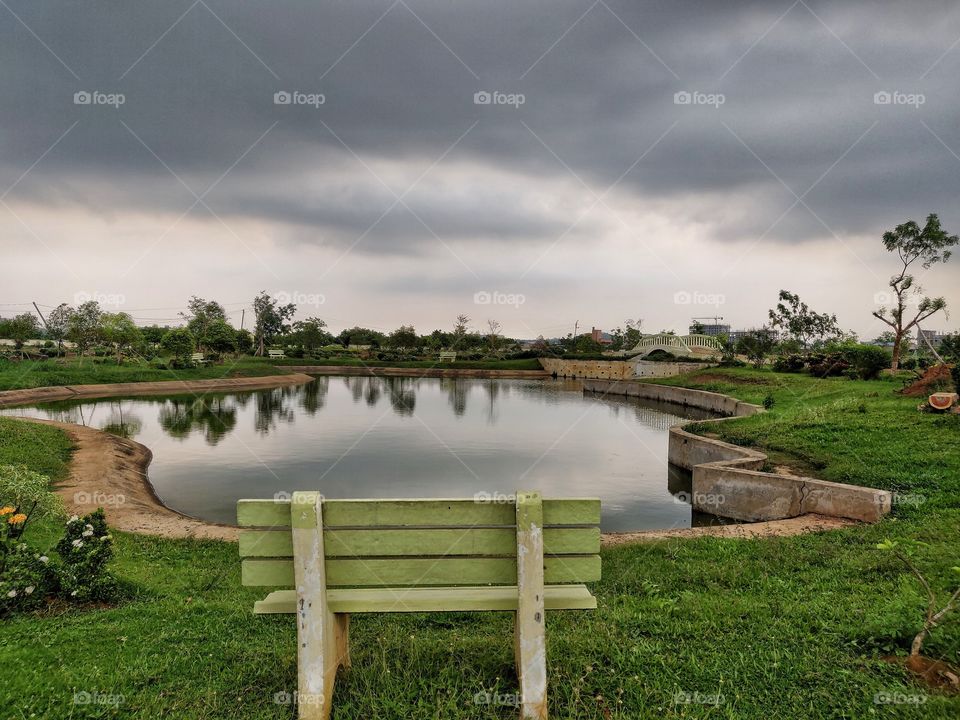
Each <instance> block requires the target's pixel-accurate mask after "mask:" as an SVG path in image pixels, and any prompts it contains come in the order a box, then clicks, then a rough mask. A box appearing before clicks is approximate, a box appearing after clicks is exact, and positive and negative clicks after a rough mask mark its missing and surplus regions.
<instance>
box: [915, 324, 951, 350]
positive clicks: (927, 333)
mask: <svg viewBox="0 0 960 720" xmlns="http://www.w3.org/2000/svg"><path fill="white" fill-rule="evenodd" d="M948 335H949V333H945V332H940V331H939V330H921V329H920V328H917V348H918V349H920V350H924V349H926V347H927V343H926V342H925V341H924V338H926V339H927V340H929V341H930V344H931V345H933V347H934V348H938V347H940V343H941V342H943V340H944V339H945V338H946V337H947V336H948Z"/></svg>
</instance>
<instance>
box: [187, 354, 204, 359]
mask: <svg viewBox="0 0 960 720" xmlns="http://www.w3.org/2000/svg"><path fill="white" fill-rule="evenodd" d="M190 359H191V360H203V359H204V355H203V353H194V354H193V355H191V356H190Z"/></svg>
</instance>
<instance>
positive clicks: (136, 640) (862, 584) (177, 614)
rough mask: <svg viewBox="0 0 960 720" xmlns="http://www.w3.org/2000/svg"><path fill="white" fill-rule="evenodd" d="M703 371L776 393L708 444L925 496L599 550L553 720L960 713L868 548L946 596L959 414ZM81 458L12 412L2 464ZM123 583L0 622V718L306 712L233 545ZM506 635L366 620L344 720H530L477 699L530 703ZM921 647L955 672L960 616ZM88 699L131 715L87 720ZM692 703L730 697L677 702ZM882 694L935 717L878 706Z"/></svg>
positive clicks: (288, 661) (465, 625)
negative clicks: (116, 599) (754, 532)
mask: <svg viewBox="0 0 960 720" xmlns="http://www.w3.org/2000/svg"><path fill="white" fill-rule="evenodd" d="M708 372H709V375H707V376H706V377H704V376H703V374H701V375H700V376H697V375H693V376H688V377H685V378H675V379H672V380H671V382H672V383H674V384H688V385H691V386H697V387H705V388H707V389H711V390H720V391H723V392H730V393H731V394H734V395H737V396H738V397H742V398H744V399H746V400H751V401H759V400H762V399H763V397H765V396H766V395H767V393H771V394H772V395H773V396H774V398H775V404H774V406H773V409H772V410H771V411H770V412H769V413H766V414H764V415H762V416H755V417H752V418H744V419H739V420H735V421H730V422H729V423H721V424H720V427H711V430H712V431H713V430H719V432H720V433H721V434H722V435H723V436H724V437H725V438H727V439H729V440H731V441H734V442H744V443H753V442H756V443H758V444H763V445H767V446H771V447H775V448H776V451H777V453H778V455H780V456H781V457H780V459H782V460H791V461H793V462H795V463H802V464H805V465H806V466H809V467H812V468H816V474H817V475H818V476H821V477H826V478H829V479H840V480H843V481H846V482H855V483H862V484H869V485H874V486H877V487H882V488H890V489H894V490H898V491H900V492H909V493H914V494H920V495H923V497H924V499H925V502H923V503H922V504H920V505H898V506H896V509H895V513H894V517H892V518H890V519H887V520H885V521H883V522H881V523H880V524H878V525H875V526H864V527H858V528H854V529H849V530H843V531H834V532H828V533H823V534H818V535H808V536H803V537H795V538H780V539H769V540H751V541H743V540H717V539H711V538H701V539H694V540H678V539H674V540H667V541H659V542H654V543H648V544H644V545H639V546H633V547H622V548H617V549H612V550H606V551H604V552H603V563H604V566H603V575H604V577H603V580H602V581H601V582H599V583H597V584H596V585H595V586H594V589H595V592H596V594H597V597H598V602H599V608H598V610H597V611H595V612H566V613H563V612H554V613H548V620H547V628H548V633H547V638H548V650H549V657H548V665H549V678H550V689H549V694H550V708H551V717H554V718H597V719H600V720H607V719H608V718H631V719H632V718H708V717H709V718H730V719H734V718H738V719H739V718H756V719H758V720H761V719H762V720H769V719H773V718H776V719H781V718H782V719H784V720H794V719H797V720H799V719H802V718H868V717H876V718H883V717H896V718H956V717H958V715H960V698H958V697H946V696H943V695H938V694H935V693H932V692H927V691H925V690H924V689H923V688H922V687H920V686H918V685H915V684H914V683H913V682H912V681H911V680H910V679H909V678H908V677H907V676H906V675H905V674H904V672H903V671H902V670H901V669H899V668H898V667H896V666H894V665H891V664H889V663H886V662H884V661H883V660H882V659H881V658H882V656H884V655H888V654H896V653H904V652H905V651H906V648H907V647H908V646H909V642H910V639H911V638H912V636H913V634H914V632H915V631H916V629H917V626H918V621H919V619H920V617H921V613H922V609H923V607H924V603H923V597H922V595H921V593H920V592H919V589H918V586H917V583H916V582H915V580H914V579H913V578H912V577H911V576H910V574H909V573H908V572H907V571H906V569H905V568H903V567H902V566H901V565H900V564H899V563H898V562H897V561H896V559H895V558H893V557H892V556H891V555H889V554H887V553H882V552H880V551H878V550H876V549H875V547H874V545H875V544H876V543H877V542H879V541H880V540H882V539H883V538H887V537H890V538H916V539H920V540H923V541H925V542H926V543H928V545H926V546H925V547H923V548H922V549H921V550H920V551H919V556H918V562H919V563H920V565H921V566H922V567H923V568H924V570H925V571H927V572H928V573H929V575H930V577H931V578H932V579H933V581H934V585H935V586H936V587H937V588H938V589H940V590H941V591H943V590H945V589H946V587H947V582H948V579H949V575H948V570H949V567H950V566H951V565H956V564H958V556H960V552H958V550H960V486H958V477H960V451H958V447H957V438H958V437H960V418H957V417H945V416H935V415H923V414H920V413H917V412H916V410H915V407H916V404H917V401H916V400H905V399H899V398H897V397H895V396H894V395H893V394H892V391H893V389H895V387H897V385H894V384H893V383H889V382H882V381H878V382H871V383H861V382H853V381H850V380H846V379H843V380H840V379H836V380H826V381H814V380H812V379H810V378H807V377H805V376H790V375H775V374H772V373H769V372H757V371H752V370H711V371H708ZM698 378H699V379H698ZM861 403H862V404H863V405H864V406H865V407H866V412H861V410H860V405H861ZM41 436H42V439H41ZM37 448H46V449H45V450H38V449H37ZM65 452H66V443H65V442H64V440H63V438H62V437H58V434H57V433H56V432H55V431H50V429H49V428H44V427H37V426H26V425H25V424H18V423H16V422H15V421H12V420H3V419H2V418H0V462H8V461H10V459H18V460H20V461H23V462H26V463H28V464H30V465H31V466H33V467H35V468H37V469H39V470H42V471H44V472H48V473H51V474H53V476H54V477H56V476H58V475H59V474H62V473H63V471H64V468H65V465H64V458H65ZM585 492H588V490H587V489H586V488H585ZM32 534H33V537H32V541H33V542H35V543H37V544H38V545H42V544H43V543H50V542H52V541H53V539H54V534H53V528H50V527H47V526H40V527H38V528H36V530H35V531H33V533H32ZM115 570H116V573H117V574H118V575H119V576H120V577H121V578H122V580H123V581H124V583H125V586H126V587H127V588H129V592H130V595H131V596H130V599H128V600H126V601H124V602H123V603H121V604H119V605H118V606H116V607H113V608H107V609H93V610H70V611H67V612H62V611H61V612H57V613H48V614H42V613H41V614H33V615H27V616H21V617H17V618H14V619H10V620H7V621H5V622H3V623H2V624H0V633H3V648H2V650H0V677H2V678H3V681H2V682H0V708H2V711H0V716H3V717H11V718H21V717H23V718H30V717H37V718H67V717H70V718H86V717H123V718H144V719H145V718H157V717H170V718H292V717H294V711H293V708H292V707H291V706H289V705H284V704H277V703H275V702H274V698H275V694H276V693H284V692H290V693H292V692H293V691H294V690H295V688H296V655H295V642H294V637H295V628H294V622H293V618H292V617H289V616H285V617H262V618H257V617H254V616H252V615H251V614H250V609H251V607H252V604H253V601H254V600H255V599H258V598H259V597H260V596H262V594H263V593H262V592H261V593H258V592H257V591H255V590H249V589H244V588H241V587H240V579H239V576H240V563H239V560H238V558H237V548H236V546H235V545H233V544H230V543H221V542H212V541H208V542H201V541H169V540H159V539H155V538H147V537H143V536H135V535H129V534H122V533H118V534H117V558H116V560H115ZM511 628H512V626H511V618H510V616H509V615H506V614H491V613H483V614H477V615H468V614H457V615H446V614H432V615H379V616H378V615H366V616H364V615H361V616H355V617H354V618H352V622H351V635H352V637H351V640H352V652H353V668H352V669H351V670H350V671H348V672H346V673H343V674H341V676H340V677H339V679H338V681H337V689H336V694H335V698H334V717H335V718H338V719H344V718H350V719H363V720H367V719H368V718H369V719H372V718H397V719H400V718H424V719H427V718H440V719H443V720H446V719H447V718H452V719H454V720H459V719H461V718H463V719H466V718H513V717H515V716H516V711H515V710H514V708H512V707H504V706H499V707H497V706H493V707H491V706H488V705H481V704H476V703H475V702H474V698H475V696H476V695H477V694H478V693H480V692H482V691H491V692H499V693H505V694H509V693H513V692H515V691H516V677H515V672H514V669H513V648H512V629H511ZM925 649H926V653H927V654H928V655H930V656H932V657H935V658H940V659H945V660H947V661H949V662H952V663H953V664H955V665H960V622H957V621H956V620H955V621H954V622H952V623H951V624H949V625H947V626H945V627H944V628H942V629H940V630H938V631H935V632H934V634H933V635H932V637H931V638H930V640H928V642H927V644H926V646H925ZM75 692H87V693H99V694H101V696H105V698H104V699H107V700H110V699H111V698H110V697H109V696H111V695H112V696H115V697H114V698H112V699H118V696H122V702H120V703H119V704H117V705H115V706H114V705H100V706H95V705H75V704H73V703H72V699H73V694H74V693H75ZM678 692H687V693H701V694H703V695H711V694H716V693H719V694H720V695H722V700H723V701H722V702H721V703H720V704H719V705H716V706H714V705H705V704H697V703H692V704H685V703H679V702H676V700H677V693H678ZM878 692H886V693H898V692H899V693H903V694H905V695H916V694H918V693H926V695H925V696H924V697H926V701H925V702H924V703H923V704H922V705H919V706H915V705H897V706H890V705H876V704H874V695H875V694H876V693H878Z"/></svg>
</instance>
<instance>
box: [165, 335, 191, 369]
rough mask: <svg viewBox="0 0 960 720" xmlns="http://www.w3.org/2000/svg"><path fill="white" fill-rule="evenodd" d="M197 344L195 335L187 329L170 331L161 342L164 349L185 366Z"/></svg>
mask: <svg viewBox="0 0 960 720" xmlns="http://www.w3.org/2000/svg"><path fill="white" fill-rule="evenodd" d="M195 343H196V338H195V337H194V336H193V333H192V332H190V330H189V329H187V328H185V327H181V328H173V329H172V330H168V331H167V334H166V335H164V336H163V339H162V340H161V341H160V345H161V346H162V347H163V349H164V350H166V351H167V352H168V353H170V354H171V355H173V356H174V358H176V359H177V361H178V362H180V363H183V364H186V363H187V362H188V361H189V359H190V355H191V354H192V353H193V348H194V346H195Z"/></svg>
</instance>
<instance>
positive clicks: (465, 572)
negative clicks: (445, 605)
mask: <svg viewBox="0 0 960 720" xmlns="http://www.w3.org/2000/svg"><path fill="white" fill-rule="evenodd" d="M543 566H544V582H546V583H549V584H560V583H585V582H595V581H597V580H599V579H600V556H599V555H566V556H562V557H548V558H545V559H544V561H543ZM326 574H327V587H351V586H359V587H364V586H370V587H394V586H403V585H431V586H436V585H484V584H487V585H512V584H516V582H517V560H516V558H486V557H465V558H452V557H451V558H408V557H404V558H386V559H380V558H364V559H358V560H355V559H339V558H331V559H330V560H328V561H327V562H326ZM241 577H242V582H243V584H244V585H246V586H254V587H256V586H270V587H292V586H293V584H294V579H293V560H288V559H258V558H247V559H245V560H243V562H242V566H241Z"/></svg>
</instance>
